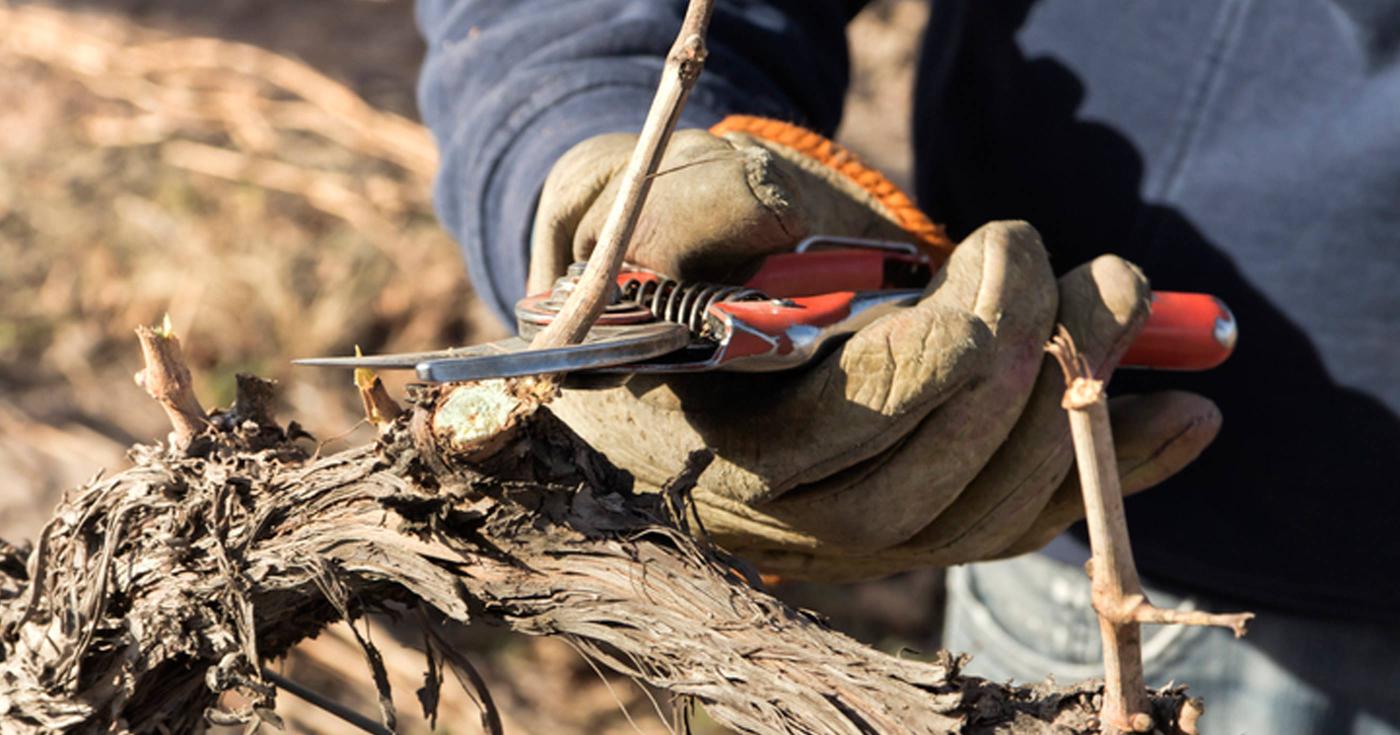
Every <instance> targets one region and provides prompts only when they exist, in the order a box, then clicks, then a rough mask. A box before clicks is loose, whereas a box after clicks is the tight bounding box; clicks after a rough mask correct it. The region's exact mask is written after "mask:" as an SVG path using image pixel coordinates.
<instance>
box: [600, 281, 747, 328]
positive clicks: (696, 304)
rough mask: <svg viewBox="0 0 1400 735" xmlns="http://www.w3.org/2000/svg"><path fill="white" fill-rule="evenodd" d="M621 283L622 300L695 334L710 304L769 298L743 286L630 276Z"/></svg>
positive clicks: (703, 322)
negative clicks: (682, 326) (683, 326)
mask: <svg viewBox="0 0 1400 735" xmlns="http://www.w3.org/2000/svg"><path fill="white" fill-rule="evenodd" d="M619 285H620V286H621V288H622V301H630V302H634V303H636V304H639V305H640V306H641V307H642V308H644V309H646V310H647V311H650V312H651V313H652V315H653V316H655V317H656V318H657V319H660V320H662V321H668V322H675V323H677V324H684V325H685V326H686V328H688V329H689V330H690V331H691V332H692V333H694V334H696V335H701V334H702V333H703V332H704V329H705V314H706V312H707V311H709V308H710V307H711V306H714V305H715V304H718V303H721V302H724V301H762V300H764V299H767V298H768V296H767V295H766V294H764V293H763V292H762V291H759V290H757V289H752V288H746V287H744V286H725V285H721V284H717V283H681V282H680V281H677V280H675V279H673V278H665V277H655V278H629V279H626V280H624V281H622V282H621V283H620V284H619Z"/></svg>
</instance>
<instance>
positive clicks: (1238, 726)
mask: <svg viewBox="0 0 1400 735" xmlns="http://www.w3.org/2000/svg"><path fill="white" fill-rule="evenodd" d="M1056 543H1057V544H1061V543H1062V542H1059V541H1057V542H1056ZM1080 548H1081V549H1082V547H1080ZM1084 555H1085V557H1086V558H1087V555H1088V554H1087V550H1086V551H1084ZM1058 556H1060V557H1061V558H1064V555H1063V554H1059V555H1058ZM1147 593H1148V597H1149V599H1151V600H1152V601H1153V602H1154V603H1155V604H1157V605H1159V606H1163V607H1165V606H1177V607H1196V608H1203V609H1208V610H1212V611H1217V612H1227V611H1235V610H1244V609H1250V608H1249V607H1248V606H1241V605H1240V603H1236V602H1230V601H1226V600H1219V599H1209V598H1205V597H1181V596H1178V595H1173V594H1170V593H1168V592H1166V591H1164V590H1161V589H1156V588H1155V587H1153V586H1151V585H1148V590H1147ZM1253 610H1254V612H1256V613H1258V616H1257V617H1256V618H1255V619H1254V620H1253V621H1252V622H1251V624H1250V629H1249V635H1247V636H1245V637H1244V638H1243V639H1240V640H1236V639H1235V638H1234V635H1233V634H1232V633H1231V632H1230V631H1228V630H1224V629H1220V628H1196V627H1184V626H1156V625H1150V626H1145V627H1144V628H1143V659H1144V666H1145V670H1146V675H1147V683H1148V684H1149V685H1151V686H1162V685H1165V684H1167V683H1168V682H1172V681H1175V682H1179V683H1184V684H1187V685H1189V686H1190V692H1191V693H1192V694H1193V695H1194V696H1197V697H1201V698H1202V699H1204V700H1205V716H1204V718H1203V719H1202V721H1201V725H1202V726H1201V732H1203V733H1208V734H1212V735H1235V734H1236V733H1250V734H1251V735H1275V734H1277V735H1287V734H1292V733H1298V734H1300V735H1301V734H1304V733H1319V734H1322V733H1326V734H1327V735H1343V734H1345V733H1356V734H1357V735H1362V734H1365V735H1379V734H1382V733H1384V734H1387V735H1396V734H1400V626H1396V625H1376V624H1367V623H1350V622H1338V621H1332V620H1322V619H1314V618H1306V617H1300V616H1297V615H1292V614H1288V613H1283V612H1278V611H1274V610H1266V609H1260V608H1258V607H1255V608H1253ZM943 645H944V647H945V648H947V649H949V650H951V651H954V652H960V653H970V654H972V656H973V659H972V663H971V664H970V665H969V666H968V667H967V672H968V673H970V674H973V675H976V676H981V677H984V678H987V679H991V680H1006V679H1015V680H1017V681H1020V682H1036V681H1041V680H1043V679H1044V678H1045V677H1046V675H1047V674H1048V675H1051V676H1054V678H1055V679H1056V680H1058V681H1061V682H1071V681H1080V680H1083V679H1089V678H1093V677H1101V676H1102V675H1103V664H1102V658H1101V655H1100V651H1101V648H1100V643H1099V629H1098V623H1097V621H1096V618H1095V617H1094V612H1093V608H1092V607H1091V606H1090V602H1089V580H1088V577H1086V576H1085V574H1084V572H1083V569H1082V567H1077V566H1076V565H1074V564H1069V563H1065V562H1063V561H1058V560H1057V559H1053V558H1050V557H1048V556H1045V555H1042V554H1030V555H1027V556H1023V557H1019V558H1016V559H1009V560H1006V561H997V562H988V563H984V564H974V565H971V566H966V567H958V568H954V569H951V570H949V572H948V611H947V622H946V623H945V628H944V634H943Z"/></svg>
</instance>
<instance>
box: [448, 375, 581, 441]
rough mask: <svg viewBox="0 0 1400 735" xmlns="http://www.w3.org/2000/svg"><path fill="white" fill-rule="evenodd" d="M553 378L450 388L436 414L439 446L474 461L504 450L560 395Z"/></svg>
mask: <svg viewBox="0 0 1400 735" xmlns="http://www.w3.org/2000/svg"><path fill="white" fill-rule="evenodd" d="M558 390H559V388H558V384H557V381H555V380H553V379H552V378H550V377H549V376H533V375H530V376H525V377H521V378H492V379H489V380H481V381H474V382H470V383H459V384H456V385H453V386H452V387H450V388H449V389H448V390H447V391H446V393H445V394H444V395H443V396H442V397H441V398H440V399H439V400H438V403H437V407H436V409H435V410H434V411H433V418H432V430H433V434H434V435H435V436H436V437H437V441H438V445H439V446H440V447H442V448H443V449H446V450H449V451H450V452H452V453H453V454H455V455H457V456H458V457H459V458H462V459H465V460H467V461H473V458H481V457H485V456H487V455H490V454H491V453H492V452H493V451H494V450H495V449H497V448H499V447H500V446H502V445H503V444H504V443H505V442H506V441H507V440H508V439H509V438H510V437H511V436H512V435H513V434H514V432H515V429H517V428H518V427H519V426H520V425H521V424H522V423H525V422H526V420H527V419H528V417H529V416H531V415H532V414H533V413H534V412H535V410H536V409H538V408H539V407H540V406H542V405H544V404H546V403H548V402H549V401H551V400H553V399H554V397H555V396H556V395H558Z"/></svg>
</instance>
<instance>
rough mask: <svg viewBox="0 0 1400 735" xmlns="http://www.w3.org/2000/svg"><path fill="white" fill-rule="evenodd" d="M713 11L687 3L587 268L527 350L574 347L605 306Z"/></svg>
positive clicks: (703, 3)
mask: <svg viewBox="0 0 1400 735" xmlns="http://www.w3.org/2000/svg"><path fill="white" fill-rule="evenodd" d="M713 10H714V0H690V5H689V6H688V7H687V8H686V11H685V20H684V21H682V23H681V31H680V35H678V36H677V37H676V43H675V45H673V46H672V47H671V51H670V53H668V54H667V55H666V66H665V68H664V69H662V70H661V84H660V85H659V86H658V87H657V89H656V97H655V98H653V99H652V102H651V109H650V110H649V111H648V112H647V118H646V122H645V124H644V125H643V126H642V133H641V136H640V137H639V138H637V147H636V148H634V149H633V150H632V157H631V158H630V159H628V161H627V167H626V168H625V169H623V171H622V179H621V186H620V187H619V188H618V192H617V199H615V200H614V201H613V205H612V208H611V209H609V210H608V217H607V219H606V220H604V221H603V229H602V230H601V231H600V232H599V234H598V245H597V247H596V248H594V250H593V254H592V256H590V257H589V258H588V267H587V268H586V269H585V270H584V272H583V275H582V276H581V277H580V278H579V282H578V285H577V286H576V287H575V288H574V291H573V293H572V294H570V295H569V298H568V300H567V301H565V302H564V306H563V307H562V308H561V309H560V310H559V315H558V316H556V317H555V318H554V321H552V322H551V323H550V324H549V326H548V327H546V328H545V329H543V330H542V331H540V333H539V334H538V335H536V336H535V339H534V340H533V341H532V343H531V346H532V347H535V348H537V349H543V348H547V347H563V346H565V345H571V344H577V343H578V342H579V341H580V340H582V339H583V336H584V335H585V334H587V333H588V329H589V328H590V327H592V326H593V322H594V321H595V320H597V318H598V315H599V314H601V313H602V311H603V307H604V306H605V305H607V300H608V296H609V294H610V291H611V289H612V285H613V283H615V282H616V281H617V273H618V270H619V269H620V268H621V267H622V259H623V257H624V256H625V255H626V254H627V245H628V243H630V242H631V240H632V232H633V231H634V230H636V228H637V218H638V217H639V216H641V213H642V204H643V203H644V202H645V201H646V196H647V192H648V191H650V190H651V180H652V174H654V173H656V168H657V166H659V165H660V163H661V156H662V154H663V153H665V152H666V143H667V141H669V140H670V139H671V132H672V131H673V130H675V128H676V122H677V121H678V120H680V117H681V110H682V109H683V108H684V107H685V100H686V98H687V97H688V96H689V95H690V89H691V87H693V86H695V80H696V79H697V78H699V76H700V70H701V69H702V68H703V67H704V66H705V56H706V55H707V54H708V53H709V52H708V51H707V50H706V48H705V30H706V28H708V27H709V24H710V14H711V12H712V11H713Z"/></svg>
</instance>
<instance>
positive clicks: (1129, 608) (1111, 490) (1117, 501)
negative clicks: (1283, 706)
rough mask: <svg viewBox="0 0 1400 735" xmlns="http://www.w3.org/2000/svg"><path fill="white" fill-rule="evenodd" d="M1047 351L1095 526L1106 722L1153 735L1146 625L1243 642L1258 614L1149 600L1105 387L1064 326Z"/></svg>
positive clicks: (1109, 727)
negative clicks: (1212, 631) (1226, 633)
mask: <svg viewBox="0 0 1400 735" xmlns="http://www.w3.org/2000/svg"><path fill="white" fill-rule="evenodd" d="M1045 351H1046V352H1048V353H1050V355H1052V356H1053V357H1054V358H1055V360H1056V361H1058V362H1059V363H1060V368H1061V369H1062V370H1064V373H1065V384H1066V387H1065V397H1064V401H1063V402H1062V404H1061V405H1063V406H1064V408H1065V410H1066V411H1067V412H1068V413H1069V426H1070V435H1071V437H1072V438H1073V440H1074V458H1075V462H1076V464H1077V465H1078V467H1079V483H1080V488H1081V489H1082V491H1083V495H1084V517H1085V521H1086V522H1087V523H1088V526H1089V546H1090V549H1091V554H1092V556H1091V563H1090V572H1089V573H1090V575H1091V578H1092V586H1093V595H1092V599H1093V603H1094V610H1095V612H1097V613H1098V616H1099V632H1100V634H1101V635H1102V636H1103V658H1104V701H1103V709H1102V710H1101V712H1100V719H1101V720H1102V725H1103V729H1104V732H1105V733H1122V732H1148V731H1150V730H1151V729H1152V728H1153V725H1154V723H1153V722H1152V717H1151V716H1150V715H1148V714H1147V713H1148V711H1149V702H1148V697H1147V687H1146V683H1145V682H1144V680H1143V673H1142V631H1141V624H1142V623H1176V624H1182V625H1218V626H1222V627H1226V628H1230V629H1232V630H1234V632H1235V636H1236V637H1239V636H1242V635H1244V632H1245V624H1246V623H1247V622H1248V621H1249V620H1250V619H1251V618H1253V617H1254V614H1253V613H1230V614H1212V613H1207V612H1202V611H1197V610H1166V609H1162V608H1157V607H1153V606H1152V604H1151V603H1149V602H1148V601H1147V597H1146V595H1144V594H1143V591H1142V582H1141V580H1140V579H1139V578H1138V573H1137V565H1136V564H1135V563H1134V562H1133V551H1132V546H1131V543H1130V542H1129V540H1128V521H1127V517H1126V514H1125V513H1124V511H1123V487H1122V484H1121V483H1120V481H1119V477H1118V461H1117V458H1116V457H1115V452H1114V448H1113V429H1112V426H1111V424H1110V423H1109V417H1108V400H1107V396H1106V394H1105V392H1104V384H1103V381H1101V380H1098V379H1096V378H1095V377H1094V375H1093V372H1092V370H1091V368H1090V367H1089V362H1088V360H1086V359H1085V358H1084V356H1083V355H1082V354H1080V352H1079V350H1078V349H1077V348H1076V347H1075V345H1074V339H1073V338H1072V337H1071V336H1070V334H1069V331H1068V330H1067V329H1065V327H1064V326H1063V325H1061V326H1060V327H1059V329H1058V330H1057V331H1056V334H1055V336H1054V337H1053V338H1052V339H1051V340H1050V343H1049V344H1048V345H1046V347H1045ZM1192 728H1194V722H1193V724H1192Z"/></svg>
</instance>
